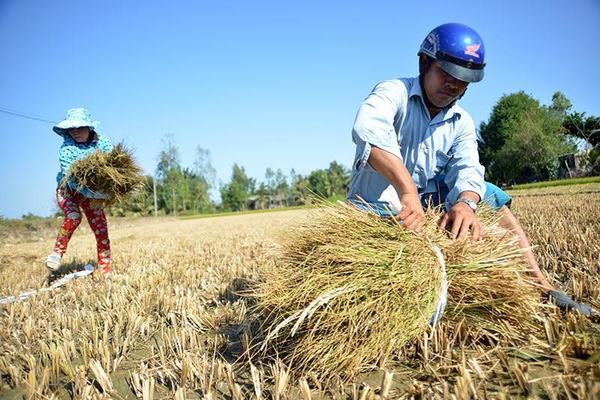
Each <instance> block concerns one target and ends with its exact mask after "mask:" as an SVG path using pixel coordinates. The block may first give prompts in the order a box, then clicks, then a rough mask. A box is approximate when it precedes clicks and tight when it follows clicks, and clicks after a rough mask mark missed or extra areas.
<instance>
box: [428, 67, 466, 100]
mask: <svg viewBox="0 0 600 400" xmlns="http://www.w3.org/2000/svg"><path fill="white" fill-rule="evenodd" d="M468 85H469V83H468V82H465V81H461V80H458V79H456V78H454V77H453V76H452V75H450V74H448V73H447V72H446V71H444V70H443V69H442V67H441V66H440V63H439V62H437V61H434V62H433V63H432V64H431V67H430V68H429V70H428V71H427V72H426V73H425V75H423V86H424V87H423V89H424V90H425V93H426V94H427V97H428V98H429V101H431V103H433V105H434V106H436V107H438V108H444V107H446V106H447V105H449V104H450V103H452V102H453V101H454V100H455V99H457V98H459V97H460V96H461V95H462V94H463V93H464V92H465V90H467V86H468Z"/></svg>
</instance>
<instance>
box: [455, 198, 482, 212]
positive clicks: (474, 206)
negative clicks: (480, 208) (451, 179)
mask: <svg viewBox="0 0 600 400" xmlns="http://www.w3.org/2000/svg"><path fill="white" fill-rule="evenodd" d="M458 203H465V204H466V205H468V206H469V208H470V209H471V210H473V212H476V211H477V203H475V202H474V201H473V200H469V199H467V198H466V197H463V198H460V199H458V200H456V203H454V204H458Z"/></svg>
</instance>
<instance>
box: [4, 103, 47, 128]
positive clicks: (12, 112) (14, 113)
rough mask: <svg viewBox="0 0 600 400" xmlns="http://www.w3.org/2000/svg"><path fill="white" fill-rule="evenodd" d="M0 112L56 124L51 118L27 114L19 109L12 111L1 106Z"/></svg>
mask: <svg viewBox="0 0 600 400" xmlns="http://www.w3.org/2000/svg"><path fill="white" fill-rule="evenodd" d="M0 112H3V113H5V114H8V115H13V116H15V117H21V118H25V119H32V120H34V121H41V122H47V123H49V124H53V125H54V124H56V121H50V120H47V119H44V118H39V117H35V116H33V115H27V114H24V113H20V112H17V111H12V110H9V109H7V108H4V107H0Z"/></svg>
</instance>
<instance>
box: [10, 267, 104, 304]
mask: <svg viewBox="0 0 600 400" xmlns="http://www.w3.org/2000/svg"><path fill="white" fill-rule="evenodd" d="M92 272H94V267H93V266H92V265H91V264H87V265H86V266H85V267H83V270H81V271H75V272H71V273H70V274H67V275H64V276H62V277H61V278H60V279H57V280H55V281H54V282H52V284H51V285H50V286H48V287H45V288H41V289H37V290H36V289H33V290H28V291H26V292H23V293H21V294H19V295H16V296H6V297H0V304H10V303H15V302H17V301H23V300H26V299H27V298H28V297H30V296H33V295H35V294H37V293H40V292H49V291H52V290H56V289H58V288H60V287H62V286H64V285H66V284H67V283H69V282H70V281H72V280H73V279H77V278H82V277H84V276H88V275H90V274H91V273H92Z"/></svg>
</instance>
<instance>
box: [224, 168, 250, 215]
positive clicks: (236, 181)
mask: <svg viewBox="0 0 600 400" xmlns="http://www.w3.org/2000/svg"><path fill="white" fill-rule="evenodd" d="M254 186H255V181H254V179H252V178H249V177H248V175H246V171H245V170H244V167H241V166H239V165H238V164H237V163H235V164H233V171H232V174H231V182H230V183H229V184H226V185H224V186H223V187H221V200H222V206H223V208H224V209H226V210H232V211H240V210H244V209H245V208H246V200H248V197H249V196H250V194H251V193H253V192H254Z"/></svg>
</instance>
